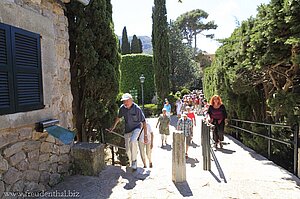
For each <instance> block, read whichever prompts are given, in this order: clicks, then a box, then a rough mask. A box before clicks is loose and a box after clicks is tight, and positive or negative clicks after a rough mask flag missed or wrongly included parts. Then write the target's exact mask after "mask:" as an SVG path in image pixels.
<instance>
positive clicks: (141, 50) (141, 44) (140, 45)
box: [139, 38, 143, 53]
mask: <svg viewBox="0 0 300 199" xmlns="http://www.w3.org/2000/svg"><path fill="white" fill-rule="evenodd" d="M139 52H140V53H143V43H142V40H141V39H140V38H139Z"/></svg>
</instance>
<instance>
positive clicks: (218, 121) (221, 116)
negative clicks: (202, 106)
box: [207, 95, 227, 148]
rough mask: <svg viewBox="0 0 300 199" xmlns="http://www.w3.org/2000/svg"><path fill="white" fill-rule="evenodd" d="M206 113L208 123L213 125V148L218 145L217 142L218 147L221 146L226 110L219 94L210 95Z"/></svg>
mask: <svg viewBox="0 0 300 199" xmlns="http://www.w3.org/2000/svg"><path fill="white" fill-rule="evenodd" d="M207 114H208V115H209V118H210V120H209V121H210V123H212V124H213V125H215V128H214V132H213V140H214V141H215V148H217V147H218V144H220V148H223V144H222V141H223V140H224V127H225V119H226V118H227V112H226V108H225V106H224V105H223V103H222V99H221V97H220V96H218V95H214V96H212V98H211V99H210V106H209V108H208V111H207Z"/></svg>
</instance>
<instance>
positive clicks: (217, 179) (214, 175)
mask: <svg viewBox="0 0 300 199" xmlns="http://www.w3.org/2000/svg"><path fill="white" fill-rule="evenodd" d="M209 173H210V174H211V175H212V176H213V177H214V178H215V179H216V181H217V182H218V183H221V182H222V181H221V180H220V179H219V178H218V176H216V174H214V172H212V171H209Z"/></svg>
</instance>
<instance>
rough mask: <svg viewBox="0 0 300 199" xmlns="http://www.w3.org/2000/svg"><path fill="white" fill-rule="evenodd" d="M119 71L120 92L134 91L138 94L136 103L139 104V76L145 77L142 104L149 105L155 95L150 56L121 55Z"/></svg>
mask: <svg viewBox="0 0 300 199" xmlns="http://www.w3.org/2000/svg"><path fill="white" fill-rule="evenodd" d="M120 70H121V78H120V92H123V93H129V91H130V90H132V89H136V90H137V94H138V101H137V102H136V103H139V104H141V103H142V96H141V93H142V91H141V82H140V76H141V75H142V74H143V75H144V77H145V82H144V84H143V86H144V103H151V100H152V98H153V96H154V94H155V86H154V75H153V64H152V55H145V54H129V55H123V56H122V61H121V65H120Z"/></svg>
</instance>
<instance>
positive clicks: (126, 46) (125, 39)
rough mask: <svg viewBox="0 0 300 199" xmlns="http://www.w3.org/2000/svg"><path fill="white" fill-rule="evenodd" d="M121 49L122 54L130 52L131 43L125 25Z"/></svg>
mask: <svg viewBox="0 0 300 199" xmlns="http://www.w3.org/2000/svg"><path fill="white" fill-rule="evenodd" d="M121 51H122V55H126V54H130V43H129V40H128V36H127V30H126V26H124V28H123V32H122V44H121Z"/></svg>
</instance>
